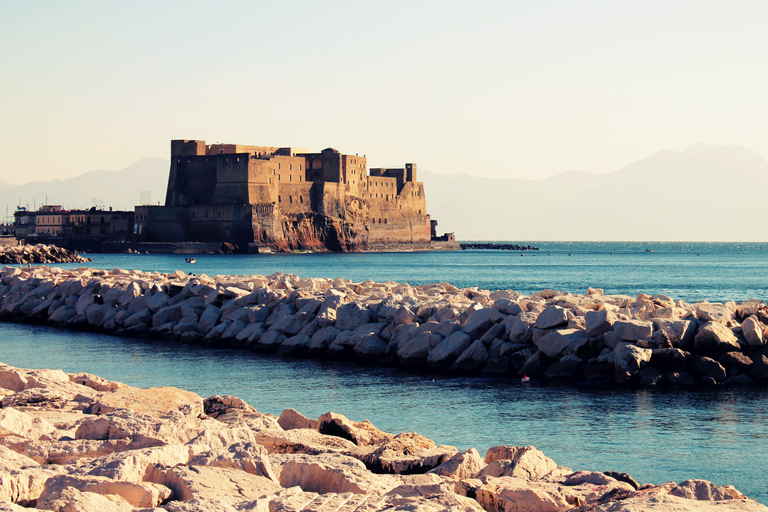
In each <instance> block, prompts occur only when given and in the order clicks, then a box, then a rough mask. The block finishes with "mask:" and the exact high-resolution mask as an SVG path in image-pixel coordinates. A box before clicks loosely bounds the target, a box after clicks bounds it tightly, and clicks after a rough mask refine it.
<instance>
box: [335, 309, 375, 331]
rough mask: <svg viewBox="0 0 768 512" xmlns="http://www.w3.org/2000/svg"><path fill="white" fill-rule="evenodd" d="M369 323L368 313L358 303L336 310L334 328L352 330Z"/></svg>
mask: <svg viewBox="0 0 768 512" xmlns="http://www.w3.org/2000/svg"><path fill="white" fill-rule="evenodd" d="M369 321H370V311H368V308H367V307H366V306H365V305H363V304H360V303H359V302H349V303H347V304H344V305H343V306H340V307H339V308H338V309H337V310H336V327H337V328H338V329H341V330H354V329H357V328H358V327H360V326H361V325H363V324H366V323H368V322H369Z"/></svg>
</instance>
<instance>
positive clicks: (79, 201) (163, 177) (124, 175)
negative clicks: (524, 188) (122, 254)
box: [0, 158, 170, 215]
mask: <svg viewBox="0 0 768 512" xmlns="http://www.w3.org/2000/svg"><path fill="white" fill-rule="evenodd" d="M169 169H170V162H169V161H168V160H163V159H162V158H144V159H142V160H139V161H138V162H136V163H135V164H133V165H131V166H130V167H126V168H125V169H121V170H119V171H92V172H87V173H85V174H81V175H80V176H76V177H74V178H67V179H64V180H52V181H35V182H30V183H25V184H24V185H20V186H16V185H10V187H9V188H5V187H4V186H3V184H2V183H0V208H1V207H3V206H5V207H6V209H7V210H8V211H9V212H10V214H13V212H14V211H15V209H16V206H17V205H21V206H26V207H29V208H30V209H31V208H35V207H37V208H39V207H40V206H41V205H42V204H44V203H46V197H47V204H60V205H62V206H64V207H65V208H68V209H73V208H90V207H92V206H95V205H100V206H103V207H105V208H109V207H110V206H111V207H113V208H114V209H115V210H133V208H134V206H136V205H137V204H141V193H142V192H143V191H149V192H150V196H151V202H152V204H157V203H158V201H159V202H160V204H164V203H165V190H166V187H167V186H168V170H169ZM3 215H4V214H3Z"/></svg>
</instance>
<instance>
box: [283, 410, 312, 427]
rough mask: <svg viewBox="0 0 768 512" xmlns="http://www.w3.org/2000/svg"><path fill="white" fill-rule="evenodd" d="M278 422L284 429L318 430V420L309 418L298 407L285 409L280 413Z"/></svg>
mask: <svg viewBox="0 0 768 512" xmlns="http://www.w3.org/2000/svg"><path fill="white" fill-rule="evenodd" d="M277 422H278V423H279V424H280V426H281V427H282V428H283V429H284V430H292V429H294V428H311V429H314V430H317V420H313V419H310V418H307V417H306V416H304V415H303V414H301V413H300V412H298V411H297V410H296V409H285V410H284V411H283V412H281V413H280V417H279V418H278V419H277Z"/></svg>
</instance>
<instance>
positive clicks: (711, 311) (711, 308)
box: [694, 302, 736, 325]
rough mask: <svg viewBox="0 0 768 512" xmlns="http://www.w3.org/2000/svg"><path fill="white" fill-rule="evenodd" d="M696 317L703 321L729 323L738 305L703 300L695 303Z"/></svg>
mask: <svg viewBox="0 0 768 512" xmlns="http://www.w3.org/2000/svg"><path fill="white" fill-rule="evenodd" d="M694 306H695V310H696V318H698V319H699V320H701V321H703V322H716V323H719V324H723V325H725V324H728V322H730V321H731V320H733V317H734V313H735V310H736V305H735V304H733V303H728V304H716V303H713V304H710V303H708V302H702V303H699V304H695V305H694Z"/></svg>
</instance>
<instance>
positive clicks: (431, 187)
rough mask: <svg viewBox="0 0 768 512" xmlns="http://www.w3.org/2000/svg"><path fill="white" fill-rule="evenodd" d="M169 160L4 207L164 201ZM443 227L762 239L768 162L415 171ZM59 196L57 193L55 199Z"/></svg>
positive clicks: (690, 156)
mask: <svg viewBox="0 0 768 512" xmlns="http://www.w3.org/2000/svg"><path fill="white" fill-rule="evenodd" d="M169 167H170V162H169V161H168V160H165V159H162V158H144V159H142V160H140V161H138V162H136V163H135V164H133V165H131V166H129V167H126V168H124V169H119V170H113V171H109V170H102V171H89V172H86V173H83V174H81V175H79V176H75V177H73V178H67V179H62V180H53V181H47V182H40V181H38V182H29V183H25V184H23V185H19V186H13V188H11V189H9V190H3V189H2V184H1V183H0V205H2V203H3V202H5V203H6V209H7V211H9V212H10V208H11V206H10V205H13V206H15V205H17V204H21V205H22V206H29V207H30V208H32V207H34V206H37V207H39V206H40V205H41V204H42V203H43V201H44V199H45V197H46V196H48V197H49V201H48V202H49V203H51V204H62V205H63V206H64V207H65V208H68V209H74V208H90V207H91V206H94V203H96V204H99V205H104V206H105V207H109V206H112V207H114V208H115V209H123V210H125V209H128V210H132V209H133V207H134V206H135V205H137V204H140V193H141V191H149V192H150V194H151V198H152V201H151V203H152V204H157V203H160V204H162V203H163V202H164V198H165V190H166V186H167V182H168V170H169ZM419 179H420V180H421V181H423V182H424V183H425V188H426V195H427V206H428V211H429V212H430V214H431V216H432V218H433V219H435V220H437V221H438V222H439V228H438V231H439V232H444V231H448V232H454V233H455V234H456V236H457V238H458V239H459V240H516V241H525V240H616V241H622V240H659V241H667V240H669V241H684V240H695V241H764V240H766V239H768V236H767V235H765V234H763V231H762V230H761V229H760V227H759V226H761V225H762V224H765V221H766V220H768V205H766V201H765V199H764V198H763V197H762V196H763V195H764V192H763V191H764V190H766V189H768V161H766V159H765V158H763V157H762V156H761V155H759V154H758V153H756V152H754V151H752V150H750V149H747V148H743V147H741V146H718V145H705V144H696V145H691V146H689V147H688V148H686V149H685V150H684V151H673V150H661V151H657V152H655V153H653V154H651V155H649V156H648V157H646V158H644V159H641V160H638V161H636V162H632V163H630V164H627V165H625V166H623V167H621V168H620V169H617V170H615V171H612V172H608V173H602V174H598V173H594V172H591V171H584V170H570V171H565V172H562V173H560V174H557V175H555V176H551V177H548V178H542V179H520V178H488V177H481V176H474V175H471V174H469V173H466V172H460V173H454V174H438V173H434V172H430V171H429V170H425V169H423V168H421V169H419ZM62 197H63V198H65V199H64V200H61V198H62Z"/></svg>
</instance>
